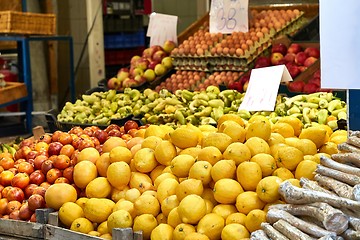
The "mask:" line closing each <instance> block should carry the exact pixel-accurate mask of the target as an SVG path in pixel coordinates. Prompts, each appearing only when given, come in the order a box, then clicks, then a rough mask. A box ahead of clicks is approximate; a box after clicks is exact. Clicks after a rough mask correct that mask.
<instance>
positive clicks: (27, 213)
mask: <svg viewBox="0 0 360 240" xmlns="http://www.w3.org/2000/svg"><path fill="white" fill-rule="evenodd" d="M33 213H34V212H33V211H32V210H30V208H29V203H24V204H23V205H22V206H21V207H20V209H19V218H20V219H21V220H29V219H30V218H31V215H32V214H33Z"/></svg>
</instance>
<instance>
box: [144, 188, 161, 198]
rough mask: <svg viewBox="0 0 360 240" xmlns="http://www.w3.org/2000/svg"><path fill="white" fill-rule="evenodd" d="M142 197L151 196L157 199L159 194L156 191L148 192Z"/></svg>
mask: <svg viewBox="0 0 360 240" xmlns="http://www.w3.org/2000/svg"><path fill="white" fill-rule="evenodd" d="M141 195H151V196H153V197H156V198H157V192H156V191H155V190H146V191H145V192H143V193H142V194H141Z"/></svg>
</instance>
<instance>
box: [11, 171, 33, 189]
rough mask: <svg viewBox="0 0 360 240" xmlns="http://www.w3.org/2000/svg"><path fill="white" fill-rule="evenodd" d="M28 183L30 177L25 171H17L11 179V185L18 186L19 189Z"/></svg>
mask: <svg viewBox="0 0 360 240" xmlns="http://www.w3.org/2000/svg"><path fill="white" fill-rule="evenodd" d="M29 183H30V177H29V175H28V174H27V173H20V172H19V173H17V174H15V176H14V177H13V179H12V180H11V185H12V186H13V187H18V188H21V189H25V188H26V187H27V185H29Z"/></svg>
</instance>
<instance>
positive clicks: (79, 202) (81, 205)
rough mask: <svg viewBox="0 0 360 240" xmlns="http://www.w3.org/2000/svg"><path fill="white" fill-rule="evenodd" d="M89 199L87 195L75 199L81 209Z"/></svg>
mask: <svg viewBox="0 0 360 240" xmlns="http://www.w3.org/2000/svg"><path fill="white" fill-rule="evenodd" d="M87 200H89V199H88V198H87V197H81V198H78V200H76V202H75V203H76V204H77V205H79V206H80V207H81V208H82V209H84V206H85V203H86V202H87Z"/></svg>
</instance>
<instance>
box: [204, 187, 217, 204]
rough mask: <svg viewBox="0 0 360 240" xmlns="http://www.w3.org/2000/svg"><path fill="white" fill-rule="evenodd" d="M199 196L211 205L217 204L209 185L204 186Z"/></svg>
mask: <svg viewBox="0 0 360 240" xmlns="http://www.w3.org/2000/svg"><path fill="white" fill-rule="evenodd" d="M201 197H202V198H203V199H205V200H209V201H210V202H211V203H212V204H213V205H217V204H218V202H217V201H216V200H215V198H214V191H213V190H212V189H211V188H209V187H207V188H204V190H203V193H202V194H201Z"/></svg>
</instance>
